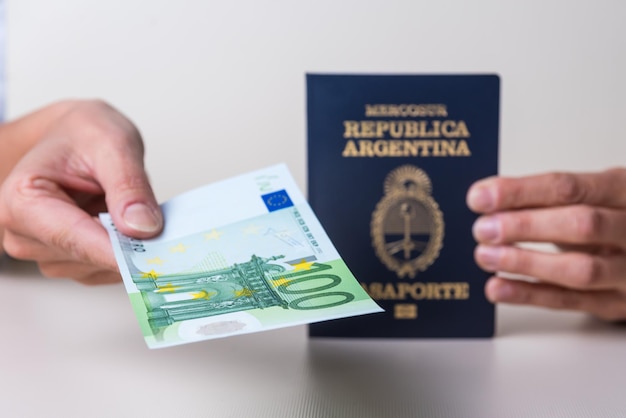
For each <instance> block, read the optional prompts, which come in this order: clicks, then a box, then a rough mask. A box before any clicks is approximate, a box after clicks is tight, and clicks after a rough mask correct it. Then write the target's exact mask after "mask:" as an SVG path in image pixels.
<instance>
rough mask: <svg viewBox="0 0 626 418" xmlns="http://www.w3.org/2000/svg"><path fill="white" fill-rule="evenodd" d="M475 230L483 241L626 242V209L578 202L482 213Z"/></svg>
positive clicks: (618, 244) (621, 244)
mask: <svg viewBox="0 0 626 418" xmlns="http://www.w3.org/2000/svg"><path fill="white" fill-rule="evenodd" d="M472 232H473V234H474V237H475V238H476V240H477V241H478V242H480V243H488V244H503V243H513V242H523V241H529V242H559V243H567V244H585V245H588V244H603V245H605V244H609V245H616V246H621V247H624V246H626V211H620V210H617V209H605V208H599V207H592V206H585V205H575V206H567V207H558V208H550V209H526V210H518V211H510V212H502V213H498V214H495V215H485V216H482V217H480V218H479V219H478V220H477V221H476V222H475V223H474V226H473V229H472Z"/></svg>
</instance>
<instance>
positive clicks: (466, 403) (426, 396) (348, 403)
mask: <svg viewBox="0 0 626 418" xmlns="http://www.w3.org/2000/svg"><path fill="white" fill-rule="evenodd" d="M492 351H493V344H492V341H491V340H480V341H478V340H424V341H414V340H413V341H407V340H396V341H390V340H376V341H373V340H329V339H313V340H311V341H310V342H309V345H308V374H309V378H308V379H307V382H308V384H309V385H310V387H309V388H308V391H307V392H308V393H309V396H310V399H309V402H308V405H309V406H310V410H309V411H306V413H305V414H304V416H323V417H352V416H354V417H416V416H425V417H432V416H441V417H453V416H464V417H472V416H480V415H481V414H482V412H481V413H476V412H477V411H483V410H484V407H485V404H486V402H485V401H486V400H487V398H488V396H489V392H490V389H489V388H490V387H491V382H492V370H493V367H492V362H493V355H492ZM467 382H474V383H475V384H473V385H471V386H469V387H468V385H467ZM487 404H488V403H487ZM483 412H484V411H483Z"/></svg>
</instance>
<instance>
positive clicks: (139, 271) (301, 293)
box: [100, 165, 381, 348]
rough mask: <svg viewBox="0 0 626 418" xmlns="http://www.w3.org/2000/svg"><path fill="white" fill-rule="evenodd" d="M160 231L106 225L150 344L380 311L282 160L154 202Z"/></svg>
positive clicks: (106, 220) (107, 222)
mask: <svg viewBox="0 0 626 418" xmlns="http://www.w3.org/2000/svg"><path fill="white" fill-rule="evenodd" d="M161 208H162V210H163V215H164V218H165V228H164V230H163V233H162V234H161V235H160V236H158V237H157V238H154V239H149V240H138V239H133V238H129V237H127V236H125V235H123V234H121V233H119V232H118V231H117V230H116V228H115V226H114V224H113V222H112V220H111V217H110V216H109V215H108V214H106V213H105V214H101V215H100V219H101V221H102V223H103V225H104V226H105V227H106V228H107V230H108V232H109V236H110V238H111V242H112V244H113V249H114V252H115V256H116V259H117V262H118V264H119V267H120V272H121V274H122V278H123V279H124V284H125V287H126V290H127V292H128V295H129V297H130V300H131V304H132V306H133V309H134V311H135V314H136V316H137V318H138V319H139V323H140V326H141V330H142V332H143V335H144V337H145V339H146V342H147V344H148V346H149V347H150V348H158V347H166V346H171V345H177V344H183V343H187V342H193V341H200V340H207V339H212V338H219V337H225V336H230V335H236V334H244V333H249V332H257V331H264V330H269V329H274V328H280V327H286V326H292V325H299V324H305V323H311V322H317V321H324V320H330V319H335V318H342V317H347V316H354V315H361V314H368V313H373V312H380V311H381V309H380V307H379V306H378V305H376V303H375V302H374V301H373V300H372V299H371V298H370V297H369V296H368V295H367V293H366V292H365V291H364V290H363V289H362V288H361V286H360V285H359V283H358V282H357V280H356V279H355V278H354V276H353V275H352V273H351V272H350V270H349V269H348V267H347V266H346V264H345V263H344V262H343V260H342V259H341V257H340V256H339V254H338V253H337V251H336V250H335V247H334V246H333V244H332V243H331V241H330V240H329V238H328V236H327V235H326V233H325V232H324V230H323V228H322V226H321V225H320V223H319V221H318V220H317V218H316V217H315V215H314V214H313V212H312V210H311V208H310V207H309V205H308V203H307V202H306V200H305V199H304V197H303V196H302V194H301V193H300V191H299V189H298V187H297V185H296V184H295V182H294V180H293V178H292V177H291V175H290V174H289V171H288V170H287V168H286V166H285V165H276V166H272V167H269V168H266V169H263V170H259V171H255V172H252V173H248V174H244V175H241V176H238V177H234V178H231V179H228V180H224V181H221V182H219V183H215V184H211V185H208V186H204V187H201V188H199V189H196V190H192V191H190V192H187V193H184V194H182V195H180V196H178V197H175V198H173V199H171V200H169V201H168V202H166V203H164V204H163V205H161Z"/></svg>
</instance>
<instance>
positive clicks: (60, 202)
mask: <svg viewBox="0 0 626 418" xmlns="http://www.w3.org/2000/svg"><path fill="white" fill-rule="evenodd" d="M10 195H11V196H12V197H13V198H12V203H11V205H10V206H9V208H10V209H9V212H10V214H9V216H10V220H11V222H9V223H10V224H11V225H12V226H13V228H12V230H13V231H15V232H16V233H18V234H20V235H22V236H27V237H37V239H38V240H39V241H40V242H41V243H42V244H43V245H45V246H50V247H52V248H53V249H54V250H55V251H61V252H62V253H64V254H65V257H64V258H67V259H71V260H81V261H84V262H91V263H94V264H95V265H97V266H101V267H104V268H107V269H110V270H115V269H116V266H117V263H116V262H115V257H114V255H113V249H112V247H111V243H110V241H109V238H108V234H107V232H106V231H105V229H104V227H103V226H102V225H101V224H100V223H99V222H98V221H97V220H95V219H94V218H92V217H91V216H90V215H89V214H87V213H86V212H84V211H83V210H82V209H80V208H78V207H77V206H75V205H74V202H73V201H72V200H71V199H69V197H68V196H67V195H65V194H64V193H63V191H62V190H61V189H60V187H59V186H58V185H57V184H56V183H54V182H51V181H48V180H45V179H36V180H33V181H28V182H22V183H21V184H20V186H19V187H17V189H16V190H15V192H14V193H10ZM5 216H7V215H6V214H5Z"/></svg>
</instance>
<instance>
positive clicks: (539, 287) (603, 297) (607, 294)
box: [485, 277, 626, 321]
mask: <svg viewBox="0 0 626 418" xmlns="http://www.w3.org/2000/svg"><path fill="white" fill-rule="evenodd" d="M485 295H486V296H487V299H489V300H490V301H491V302H494V303H498V302H501V303H511V304H517V305H532V306H539V307H544V308H551V309H565V310H574V311H582V312H588V313H590V314H592V315H594V316H597V317H598V318H601V319H604V320H607V321H619V320H624V319H626V296H625V295H624V294H622V293H620V292H617V291H581V290H573V289H565V288H562V287H559V286H555V285H550V284H545V283H529V282H524V281H521V280H509V279H503V278H500V277H492V278H491V279H489V280H488V281H487V284H486V285H485Z"/></svg>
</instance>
